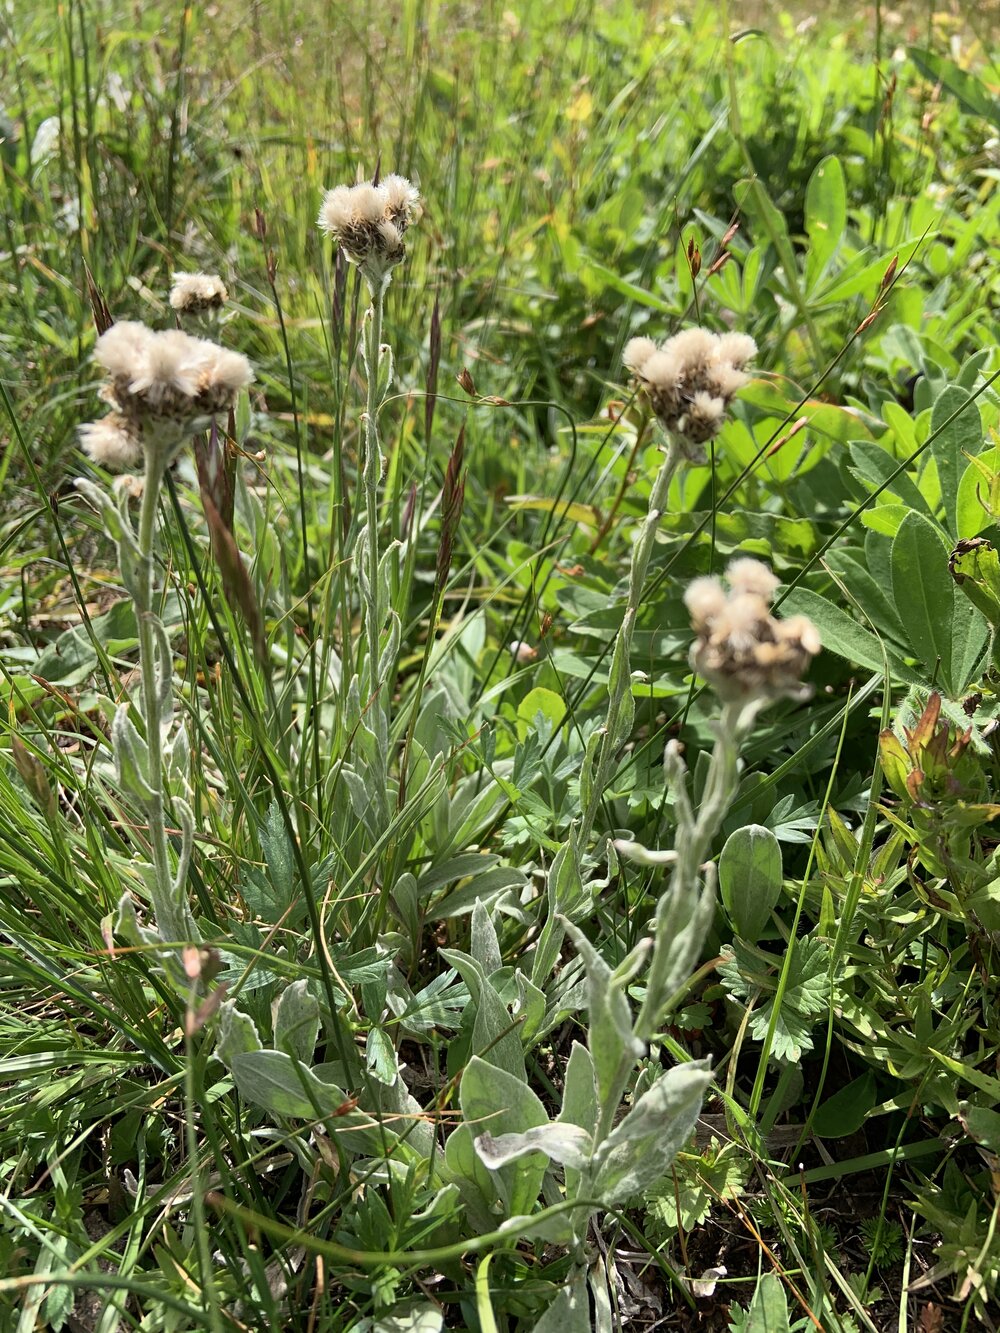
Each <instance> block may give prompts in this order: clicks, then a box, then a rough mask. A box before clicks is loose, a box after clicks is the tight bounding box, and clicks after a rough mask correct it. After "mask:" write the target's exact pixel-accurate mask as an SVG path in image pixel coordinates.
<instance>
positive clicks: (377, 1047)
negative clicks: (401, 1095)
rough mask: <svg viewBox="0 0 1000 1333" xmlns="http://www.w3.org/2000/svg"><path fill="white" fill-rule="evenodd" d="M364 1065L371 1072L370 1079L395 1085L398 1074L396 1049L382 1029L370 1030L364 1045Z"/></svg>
mask: <svg viewBox="0 0 1000 1333" xmlns="http://www.w3.org/2000/svg"><path fill="white" fill-rule="evenodd" d="M365 1064H366V1065H367V1067H368V1069H369V1070H370V1071H371V1074H372V1077H373V1078H377V1079H378V1081H379V1082H380V1083H385V1084H389V1083H395V1081H396V1077H397V1075H398V1074H399V1066H398V1064H397V1062H396V1049H395V1047H394V1046H393V1044H392V1041H391V1040H390V1038H389V1035H388V1033H386V1032H385V1031H383V1029H382V1028H372V1029H371V1030H370V1031H369V1033H368V1040H367V1042H366V1043H365Z"/></svg>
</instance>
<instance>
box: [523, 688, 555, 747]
mask: <svg viewBox="0 0 1000 1333" xmlns="http://www.w3.org/2000/svg"><path fill="white" fill-rule="evenodd" d="M539 713H541V715H542V716H543V717H544V718H547V719H548V721H549V722H550V723H551V724H552V730H553V731H554V732H555V731H558V730H559V728H560V727H561V726H562V721H563V718H564V717H565V716H566V701H565V700H564V699H563V697H562V695H559V694H556V692H555V690H547V689H545V688H544V687H543V686H541V685H537V686H536V687H535V688H534V689H533V690H529V691H528V693H527V694H526V695H525V696H524V698H523V699H522V700H521V702H520V703H519V704H518V706H517V718H518V722H517V735H518V740H522V741H523V740H524V738H525V737H526V736H527V735H528V733H529V732H531V731H534V729H535V718H536V717H537V716H538V714H539Z"/></svg>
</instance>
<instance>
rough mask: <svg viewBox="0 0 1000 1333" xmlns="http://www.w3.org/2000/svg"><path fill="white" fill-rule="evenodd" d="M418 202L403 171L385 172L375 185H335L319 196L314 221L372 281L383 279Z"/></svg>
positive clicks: (400, 253) (401, 251) (399, 253)
mask: <svg viewBox="0 0 1000 1333" xmlns="http://www.w3.org/2000/svg"><path fill="white" fill-rule="evenodd" d="M419 203H420V195H419V193H418V191H417V189H416V187H415V186H414V185H413V184H411V182H410V181H408V180H407V179H406V177H405V176H397V175H391V176H386V177H385V178H384V180H382V181H380V182H379V183H378V185H376V184H374V182H372V181H360V182H359V183H358V184H357V185H337V186H335V187H334V188H333V189H332V190H328V191H327V192H326V194H325V195H324V197H323V203H322V204H321V206H320V210H319V218H318V225H319V228H320V230H321V231H324V232H326V233H327V235H329V236H332V237H333V239H334V241H336V243H337V245H338V246H339V247H340V249H341V250H342V251H343V252H344V254H345V255H346V256H347V258H348V259H349V260H350V261H351V263H353V264H357V265H359V266H360V267H361V269H362V270H363V271H364V273H365V276H366V277H367V278H368V279H369V280H370V281H371V282H374V283H382V282H384V281H385V280H386V279H387V276H388V274H389V273H390V272H391V270H392V268H393V267H394V266H395V265H396V264H398V263H400V261H401V260H402V259H403V258H404V256H405V253H406V250H405V247H404V245H403V237H404V235H405V234H406V230H407V228H408V227H409V226H410V223H411V222H413V221H414V219H415V217H416V214H417V210H418V206H419Z"/></svg>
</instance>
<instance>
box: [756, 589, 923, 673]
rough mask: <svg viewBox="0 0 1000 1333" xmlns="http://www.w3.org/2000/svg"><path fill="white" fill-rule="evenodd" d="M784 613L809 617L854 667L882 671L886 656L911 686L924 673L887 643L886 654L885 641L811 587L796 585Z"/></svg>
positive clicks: (893, 670) (825, 640)
mask: <svg viewBox="0 0 1000 1333" xmlns="http://www.w3.org/2000/svg"><path fill="white" fill-rule="evenodd" d="M781 609H782V614H784V615H786V616H788V615H804V616H808V617H809V619H810V620H811V621H812V622H813V624H814V625H815V626H816V628H817V629H818V630H819V632H820V636H821V638H822V640H823V647H824V648H825V649H828V650H829V651H830V652H832V653H836V654H837V656H838V657H844V658H846V659H847V661H848V662H851V663H853V664H854V665H855V666H861V667H864V668H865V669H866V670H868V671H877V672H881V671H884V670H885V667H886V657H887V658H888V666H889V669H890V672H891V674H892V676H893V677H894V678H895V679H898V680H902V681H906V682H907V683H908V684H911V685H919V684H921V682H922V679H923V678H922V676H920V675H919V674H918V673H917V672H915V671H913V670H912V669H911V668H910V667H908V666H906V665H905V663H904V662H903V661H902V660H901V658H900V656H899V654H898V653H897V652H896V651H895V650H894V649H892V648H891V647H890V646H889V645H888V644H886V645H885V653H886V657H883V652H882V644H880V643H879V640H878V639H877V638H876V637H875V635H874V634H873V633H872V632H871V631H870V630H867V629H865V628H864V626H863V625H859V624H858V622H857V621H856V620H853V619H852V618H851V617H850V616H849V615H848V614H847V612H846V611H845V610H844V609H843V608H842V607H839V606H836V605H835V604H834V603H833V602H831V601H829V600H828V599H827V598H825V597H820V596H819V595H818V594H817V593H814V592H812V591H811V590H810V589H809V588H794V589H793V590H792V591H791V592H790V593H789V594H788V596H787V597H786V598H785V600H784V601H783V602H782V603H781Z"/></svg>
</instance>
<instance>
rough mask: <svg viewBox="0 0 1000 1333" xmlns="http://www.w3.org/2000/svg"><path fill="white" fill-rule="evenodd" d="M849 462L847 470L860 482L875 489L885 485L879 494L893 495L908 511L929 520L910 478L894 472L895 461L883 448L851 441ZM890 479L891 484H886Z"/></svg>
mask: <svg viewBox="0 0 1000 1333" xmlns="http://www.w3.org/2000/svg"><path fill="white" fill-rule="evenodd" d="M851 463H852V469H851V470H852V471H853V472H855V473H856V474H857V476H858V477H860V479H861V480H862V482H864V483H866V484H867V485H869V486H871V487H873V488H875V489H877V488H878V487H880V486H883V485H884V484H885V483H886V482H889V485H888V487H887V489H886V490H884V491H883V492H882V494H883V495H895V496H897V497H898V498H899V499H900V500H902V501H903V503H904V504H905V505H908V506H909V508H910V509H918V510H920V511H922V512H923V513H926V514H928V515H929V517H933V515H931V514H930V513H929V509H928V505H927V502H926V500H925V499H924V497H923V496H922V495H921V494H920V491H919V489H918V488H917V486H916V484H915V482H914V481H913V478H912V477H910V476H908V475H907V473H906V472H905V471H904V472H900V471H898V469H899V459H898V458H894V457H893V455H892V454H890V453H889V451H888V450H887V449H883V448H882V446H881V445H880V444H876V442H875V441H874V440H853V441H852V442H851ZM893 474H895V475H893ZM890 477H892V481H889V478H890Z"/></svg>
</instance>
